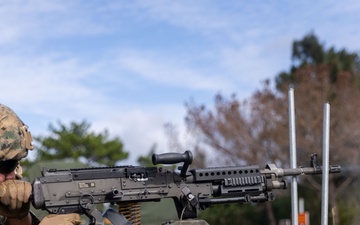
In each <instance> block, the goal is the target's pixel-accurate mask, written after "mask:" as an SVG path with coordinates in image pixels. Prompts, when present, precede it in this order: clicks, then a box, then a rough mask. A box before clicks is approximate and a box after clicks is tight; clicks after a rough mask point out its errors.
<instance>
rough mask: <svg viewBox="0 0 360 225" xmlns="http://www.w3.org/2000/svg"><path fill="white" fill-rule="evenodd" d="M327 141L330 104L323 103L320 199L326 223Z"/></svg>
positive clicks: (327, 203) (328, 139) (322, 217)
mask: <svg viewBox="0 0 360 225" xmlns="http://www.w3.org/2000/svg"><path fill="white" fill-rule="evenodd" d="M329 142H330V104H329V103H325V105H324V124H323V149H322V154H323V162H322V189H321V194H322V197H321V198H322V199H321V224H322V225H327V224H328V210H329Z"/></svg>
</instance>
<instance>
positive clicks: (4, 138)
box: [0, 104, 34, 161]
mask: <svg viewBox="0 0 360 225" xmlns="http://www.w3.org/2000/svg"><path fill="white" fill-rule="evenodd" d="M31 142H32V137H31V133H30V132H29V131H28V130H27V126H26V125H25V124H24V123H23V122H22V121H21V119H20V118H19V117H18V116H17V115H16V113H15V112H14V111H13V110H12V109H10V108H9V107H7V106H5V105H2V104H0V161H5V160H20V159H22V158H24V157H26V156H27V154H28V150H32V149H34V146H33V145H32V144H31Z"/></svg>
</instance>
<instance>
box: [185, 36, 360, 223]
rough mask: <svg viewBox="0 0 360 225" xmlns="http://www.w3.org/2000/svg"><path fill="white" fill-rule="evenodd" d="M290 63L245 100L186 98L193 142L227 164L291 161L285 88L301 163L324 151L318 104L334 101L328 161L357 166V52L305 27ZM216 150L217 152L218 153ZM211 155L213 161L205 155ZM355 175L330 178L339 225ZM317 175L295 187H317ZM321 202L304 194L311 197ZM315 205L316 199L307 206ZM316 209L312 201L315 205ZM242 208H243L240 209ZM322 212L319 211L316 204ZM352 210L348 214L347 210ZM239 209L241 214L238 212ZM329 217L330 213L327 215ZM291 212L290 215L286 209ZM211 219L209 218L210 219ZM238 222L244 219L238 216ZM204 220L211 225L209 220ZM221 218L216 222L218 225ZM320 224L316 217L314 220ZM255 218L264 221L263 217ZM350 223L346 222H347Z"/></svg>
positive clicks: (271, 217)
mask: <svg viewBox="0 0 360 225" xmlns="http://www.w3.org/2000/svg"><path fill="white" fill-rule="evenodd" d="M292 59H293V63H292V65H291V68H290V70H289V72H282V73H280V74H279V75H278V76H277V77H276V79H275V84H276V85H275V86H276V89H273V88H271V84H272V83H271V80H266V81H265V82H264V83H263V87H262V89H260V90H258V91H256V92H255V93H254V94H253V95H252V96H251V97H250V98H249V99H245V100H242V101H240V100H238V99H237V97H236V95H232V96H231V97H230V98H226V97H224V96H222V95H221V94H218V95H216V97H215V105H214V108H213V109H211V108H207V107H206V106H205V105H201V104H200V105H199V104H196V103H194V102H189V103H187V105H186V107H187V116H186V124H187V127H188V129H189V130H190V131H192V132H193V135H194V136H196V139H197V140H198V142H197V145H196V148H197V149H200V150H201V149H202V151H207V152H208V151H209V150H211V151H212V152H213V153H214V158H216V159H217V161H216V162H217V164H219V159H220V158H221V159H222V160H223V162H222V163H223V164H224V163H227V164H229V163H231V164H254V163H255V164H259V165H265V164H266V163H269V162H276V163H277V164H278V166H281V167H288V166H289V165H288V162H289V135H288V132H289V131H288V130H289V126H288V100H287V96H288V89H289V87H293V88H294V91H295V111H296V129H297V130H296V132H297V152H298V161H299V162H301V163H302V164H306V165H308V161H309V157H310V154H311V153H318V155H321V149H322V132H323V130H322V129H323V127H322V124H323V105H324V103H325V102H329V103H330V105H331V122H330V123H331V125H330V130H331V132H330V140H331V143H330V152H331V154H330V157H331V158H330V162H332V163H334V164H341V165H358V164H359V163H360V162H359V160H360V157H359V154H360V153H359V151H358V146H360V136H359V135H360V120H359V119H358V115H359V114H360V101H359V100H358V99H359V97H360V89H359V88H360V80H359V78H360V77H359V71H360V70H359V65H360V64H359V57H358V55H357V54H355V53H352V52H348V51H347V50H345V49H341V50H339V51H337V50H336V49H335V48H334V47H331V48H329V49H326V48H325V46H324V45H323V44H321V43H319V41H318V39H317V37H316V36H315V35H314V34H313V33H310V34H308V35H306V36H305V37H304V38H303V39H302V40H299V41H294V43H293V54H292ZM220 155H221V157H219V156H220ZM210 160H211V159H210ZM353 178H354V177H351V176H347V177H346V178H345V177H342V176H334V175H331V176H330V185H329V189H330V198H329V201H330V209H331V210H333V211H334V212H335V213H334V215H335V217H334V218H331V221H332V220H334V221H335V223H336V224H346V223H345V220H343V221H340V219H342V218H344V217H343V215H341V214H340V211H339V207H340V205H338V202H339V200H340V199H339V198H338V197H339V196H340V195H341V194H343V190H344V189H345V188H346V187H348V185H349V184H351V183H352V181H353ZM319 181H320V182H321V179H314V178H312V177H310V176H307V178H306V180H305V179H302V180H300V181H299V182H300V185H304V186H307V187H310V188H311V189H314V190H316V191H318V192H317V193H319V192H320V190H321V188H320V185H319ZM314 200H316V201H319V199H318V198H309V199H308V201H310V202H312V201H314ZM311 205H313V204H311ZM314 207H315V205H314ZM243 210H245V209H243ZM316 211H317V212H320V210H319V209H317V210H316ZM266 212H267V213H266V214H267V220H266V221H267V224H270V225H276V224H277V221H278V220H279V219H280V218H278V217H277V215H276V213H277V212H276V211H275V208H274V204H271V205H269V207H266ZM347 213H350V212H347ZM236 215H237V216H238V215H240V216H241V215H242V214H241V213H237V214H236ZM329 215H332V213H329ZM289 216H290V215H289ZM207 219H210V220H211V217H209V218H207ZM240 220H242V219H240ZM209 223H210V224H211V223H213V222H212V221H209ZM217 223H218V222H215V224H217ZM312 223H315V224H318V223H320V221H312ZM252 224H262V222H260V221H259V222H258V223H256V221H254V222H253V223H252ZM347 224H350V223H347Z"/></svg>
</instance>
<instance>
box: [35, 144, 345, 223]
mask: <svg viewBox="0 0 360 225" xmlns="http://www.w3.org/2000/svg"><path fill="white" fill-rule="evenodd" d="M192 160H193V156H192V153H191V152H190V151H186V152H185V153H183V154H180V153H165V154H160V155H157V154H154V155H153V157H152V161H153V164H154V165H157V164H176V163H181V162H182V163H183V166H182V167H179V168H178V169H179V170H180V171H178V170H176V169H174V167H172V166H159V167H155V166H154V167H140V166H114V167H95V168H80V169H69V170H57V169H49V170H45V169H43V171H42V176H41V177H37V178H36V179H35V180H34V182H33V197H32V204H33V206H34V208H36V209H42V210H46V211H48V212H49V213H53V214H67V213H79V214H82V215H86V216H87V217H88V218H89V223H88V224H89V225H95V224H96V225H99V224H102V222H103V217H102V215H101V213H100V212H99V211H98V210H97V209H96V207H95V205H96V204H102V203H111V204H117V205H121V204H127V203H138V202H148V201H161V199H164V198H172V199H173V200H174V203H175V206H176V209H177V213H178V216H179V219H189V218H196V216H197V211H198V210H203V209H205V208H207V207H209V206H211V205H214V204H224V203H251V202H266V201H271V200H273V199H274V194H273V192H272V191H273V190H274V189H286V186H287V185H286V182H285V180H283V177H285V176H298V175H303V174H321V173H322V168H321V166H319V165H318V164H317V163H316V161H317V158H316V154H313V155H312V156H311V161H310V167H301V168H296V169H281V168H277V167H276V166H275V165H274V164H268V165H267V166H266V167H265V168H264V169H260V168H259V166H257V165H252V166H228V167H212V168H202V169H190V170H188V169H189V165H190V164H191V163H192ZM340 171H341V167H340V166H337V165H336V166H334V165H330V166H329V173H339V172H340ZM115 214H117V215H119V213H117V212H116V213H114V212H111V211H109V212H108V213H107V215H108V217H107V218H108V219H109V220H110V221H111V222H112V224H132V223H131V222H129V221H128V218H125V217H124V216H122V215H119V216H116V215H115ZM109 215H110V216H109Z"/></svg>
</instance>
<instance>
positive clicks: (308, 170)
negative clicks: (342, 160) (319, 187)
mask: <svg viewBox="0 0 360 225" xmlns="http://www.w3.org/2000/svg"><path fill="white" fill-rule="evenodd" d="M340 172H341V166H339V165H330V166H329V173H340ZM304 174H322V169H321V167H317V168H314V167H300V168H295V169H283V176H297V175H304Z"/></svg>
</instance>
